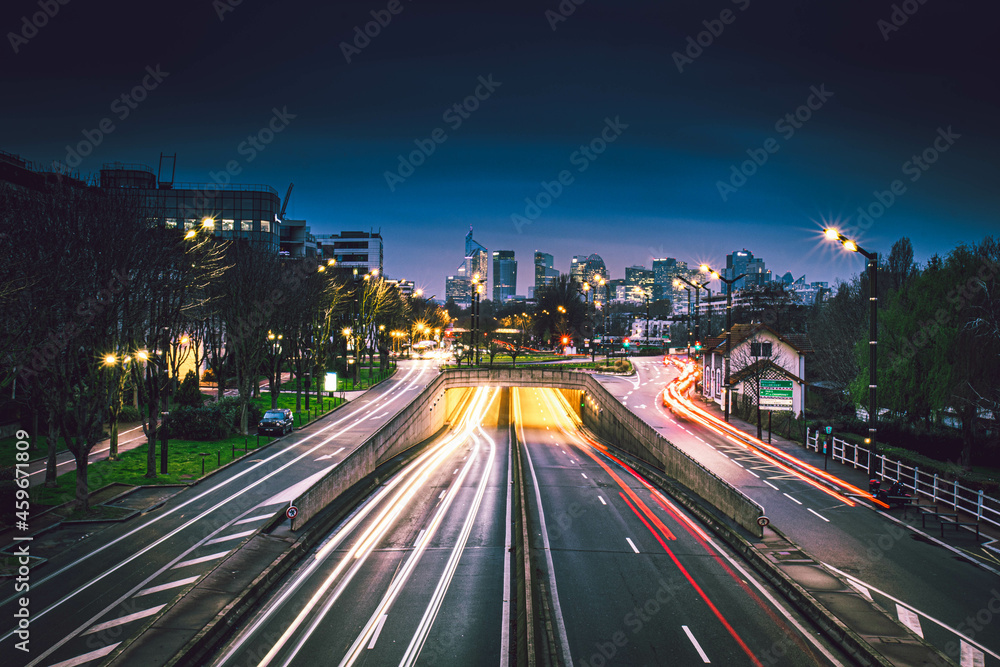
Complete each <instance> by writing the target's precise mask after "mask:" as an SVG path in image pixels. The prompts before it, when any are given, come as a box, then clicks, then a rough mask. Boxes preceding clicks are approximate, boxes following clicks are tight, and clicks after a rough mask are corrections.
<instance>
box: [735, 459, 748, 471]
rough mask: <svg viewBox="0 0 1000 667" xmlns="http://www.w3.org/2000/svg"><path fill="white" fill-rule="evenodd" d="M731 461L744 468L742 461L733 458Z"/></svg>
mask: <svg viewBox="0 0 1000 667" xmlns="http://www.w3.org/2000/svg"><path fill="white" fill-rule="evenodd" d="M733 463H735V464H736V465H738V466H739V467H741V468H744V469H745V467H744V465H743V464H742V463H740V462H739V461H737V460H736V459H733Z"/></svg>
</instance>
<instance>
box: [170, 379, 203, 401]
mask: <svg viewBox="0 0 1000 667" xmlns="http://www.w3.org/2000/svg"><path fill="white" fill-rule="evenodd" d="M174 399H175V400H176V401H177V403H178V404H180V405H186V406H188V407H193V408H196V407H198V406H200V405H201V403H202V401H203V400H204V399H205V397H204V396H202V395H201V389H200V388H199V387H198V375H197V374H196V373H195V372H194V371H188V372H187V375H185V376H184V381H183V382H181V386H180V388H179V389H178V390H177V395H176V396H175V397H174Z"/></svg>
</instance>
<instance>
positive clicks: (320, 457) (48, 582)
mask: <svg viewBox="0 0 1000 667" xmlns="http://www.w3.org/2000/svg"><path fill="white" fill-rule="evenodd" d="M435 373H436V369H435V368H434V366H433V365H432V363H431V362H424V361H416V362H411V363H405V362H404V363H401V364H400V370H399V371H398V372H397V374H396V376H395V377H394V378H392V379H390V380H388V381H387V382H384V383H382V384H381V385H379V386H378V387H376V388H374V389H372V390H371V391H370V392H368V393H367V394H366V395H365V396H364V397H362V398H359V399H357V400H356V401H353V402H351V403H349V404H348V405H347V406H345V407H344V408H342V409H340V410H338V411H336V412H334V413H333V414H332V415H331V416H329V417H327V418H325V419H322V420H319V421H318V422H315V423H314V424H312V425H310V426H307V427H306V428H305V429H303V430H301V431H296V432H294V433H293V434H290V435H289V436H286V437H285V438H282V439H279V440H278V441H276V442H275V443H273V444H272V445H271V446H269V447H267V448H264V449H262V450H261V451H260V453H259V456H250V457H247V458H246V459H243V460H241V461H240V462H239V463H237V464H235V465H233V466H230V467H228V468H226V469H225V470H223V471H222V472H220V473H218V474H216V475H213V476H212V477H211V478H209V479H208V480H206V481H205V482H203V483H201V484H198V485H196V486H193V487H190V488H188V489H185V490H183V491H182V492H180V493H178V494H177V495H176V496H174V497H172V498H171V499H170V500H169V501H167V502H166V503H165V504H164V505H162V506H160V507H158V508H156V509H154V510H152V511H149V512H147V513H145V514H143V515H141V516H139V517H136V518H134V519H132V520H129V521H126V522H123V523H119V524H113V525H112V526H111V527H108V528H105V529H104V530H101V531H100V532H98V533H97V534H94V535H91V536H90V537H89V538H88V539H86V540H83V541H81V542H79V543H78V544H76V545H74V546H72V547H70V548H67V549H66V550H65V551H64V552H62V553H60V554H57V555H55V556H53V557H51V558H50V560H49V561H48V562H47V563H45V565H44V566H42V567H39V568H34V569H33V570H32V571H31V574H30V577H29V578H28V580H27V581H25V582H24V583H26V584H27V585H28V586H29V587H30V588H28V589H27V590H19V589H15V587H14V582H10V583H9V584H7V583H5V586H4V590H3V595H4V597H3V598H2V599H0V618H2V619H3V620H2V621H0V655H3V656H4V664H5V665H26V664H27V665H59V666H60V667H71V666H73V665H81V664H87V663H90V662H94V663H95V664H96V661H98V660H100V659H101V658H103V657H104V656H106V655H108V654H109V653H111V652H112V651H113V650H114V649H115V648H116V647H117V646H119V645H120V644H121V643H122V642H123V641H125V640H127V639H128V638H129V637H131V636H134V634H136V633H137V632H138V631H139V629H141V627H142V625H143V622H144V619H149V618H150V617H151V616H153V615H154V614H156V613H157V612H158V611H159V610H160V609H162V608H163V607H164V606H165V605H167V604H169V603H171V602H172V601H173V600H175V599H176V598H177V597H178V596H181V595H183V594H184V593H185V592H186V591H187V590H189V589H190V587H191V586H192V585H193V583H194V582H195V581H196V580H197V579H198V578H199V577H200V576H201V575H203V574H204V573H206V572H207V571H209V570H210V569H212V568H213V567H215V565H216V564H217V563H218V562H220V561H221V559H222V558H224V557H225V556H226V555H227V554H229V553H230V552H231V551H232V550H234V549H236V548H237V547H238V546H239V545H240V544H241V543H242V542H243V540H244V539H245V538H246V537H247V536H248V535H249V534H250V533H252V532H253V531H254V530H255V529H256V528H258V527H259V526H261V525H262V524H263V523H264V522H265V521H267V520H268V519H269V518H271V517H272V516H273V515H274V514H275V513H276V512H278V511H281V510H282V509H283V508H284V507H286V506H287V505H288V503H289V501H290V500H291V499H292V498H294V497H295V496H296V495H298V493H299V491H300V490H301V489H302V488H303V486H304V485H307V484H308V483H309V480H311V479H315V478H316V477H318V476H321V475H322V474H324V473H325V472H326V471H328V470H330V469H331V468H332V467H334V466H335V465H336V464H337V463H338V462H339V461H340V460H342V459H343V458H344V457H346V456H347V455H348V454H349V453H350V452H351V451H352V450H353V448H354V447H356V446H357V445H358V444H359V443H361V442H363V441H364V439H365V438H367V437H368V436H369V435H370V434H371V433H373V432H374V431H375V430H377V429H378V428H379V427H380V426H381V425H382V424H384V423H385V422H386V421H388V419H389V418H391V416H392V415H394V414H395V413H396V412H398V411H399V410H400V409H401V408H403V407H404V406H405V405H406V404H407V403H408V402H409V401H410V400H411V399H412V397H413V396H415V395H416V392H418V391H419V390H420V389H422V388H423V387H424V386H425V385H426V384H427V383H428V382H429V381H430V380H431V378H432V377H433V375H434V374H435ZM28 546H29V548H30V543H29V545H28ZM22 597H27V598H28V604H27V605H22V604H20V602H21V601H20V598H22ZM21 608H26V609H27V610H28V613H29V614H30V615H29V616H28V624H29V627H28V632H27V634H28V643H27V644H25V645H24V646H25V647H26V648H27V649H28V650H27V651H22V650H20V649H19V648H17V647H16V646H15V645H16V644H17V643H20V642H22V641H23V640H24V637H22V636H18V635H17V634H15V632H14V631H15V630H16V629H17V623H18V620H17V619H15V617H14V615H13V614H14V612H15V611H17V610H19V609H21ZM22 625H23V624H22Z"/></svg>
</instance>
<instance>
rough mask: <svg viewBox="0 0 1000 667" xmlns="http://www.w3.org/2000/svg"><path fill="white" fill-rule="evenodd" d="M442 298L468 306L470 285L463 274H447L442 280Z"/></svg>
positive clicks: (470, 299) (470, 298)
mask: <svg viewBox="0 0 1000 667" xmlns="http://www.w3.org/2000/svg"><path fill="white" fill-rule="evenodd" d="M463 268H464V267H463ZM444 298H445V300H446V301H454V302H455V303H456V304H457V305H459V306H461V307H463V308H468V307H469V304H471V303H472V285H471V283H470V282H469V279H468V278H466V277H465V276H464V275H457V276H448V277H447V278H445V281H444Z"/></svg>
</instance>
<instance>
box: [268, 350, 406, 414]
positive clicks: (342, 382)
mask: <svg viewBox="0 0 1000 667" xmlns="http://www.w3.org/2000/svg"><path fill="white" fill-rule="evenodd" d="M395 370H396V367H395V366H390V367H389V374H390V375H391V374H392V373H393V372H395ZM379 373H380V368H379V364H378V362H375V366H373V367H369V366H367V365H366V366H362V367H361V371H360V373H359V374H358V375H359V380H360V381H359V382H358V386H357V387H355V386H354V382H353V380H352V379H351V378H346V377H343V375H341V374H338V375H337V391H354V390H355V389H368V388H369V387H371V386H372V385H373V384H374V383H376V382H378V381H379V380H380V379H382V376H381V375H380V374H379ZM320 381H321V382H322V378H320ZM300 382H301V386H302V389H303V390H304V389H305V386H306V385H305V381H304V380H299V379H298V378H293V379H291V380H288V381H287V382H282V383H281V391H295V389H296V388H297V387H298V386H299V383H300ZM309 389H310V391H313V392H315V391H316V383H315V382H310V384H309ZM314 395H315V394H314ZM293 402H294V399H293ZM268 405H269V406H270V403H268ZM279 407H281V406H279ZM292 409H294V407H293V408H292Z"/></svg>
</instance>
